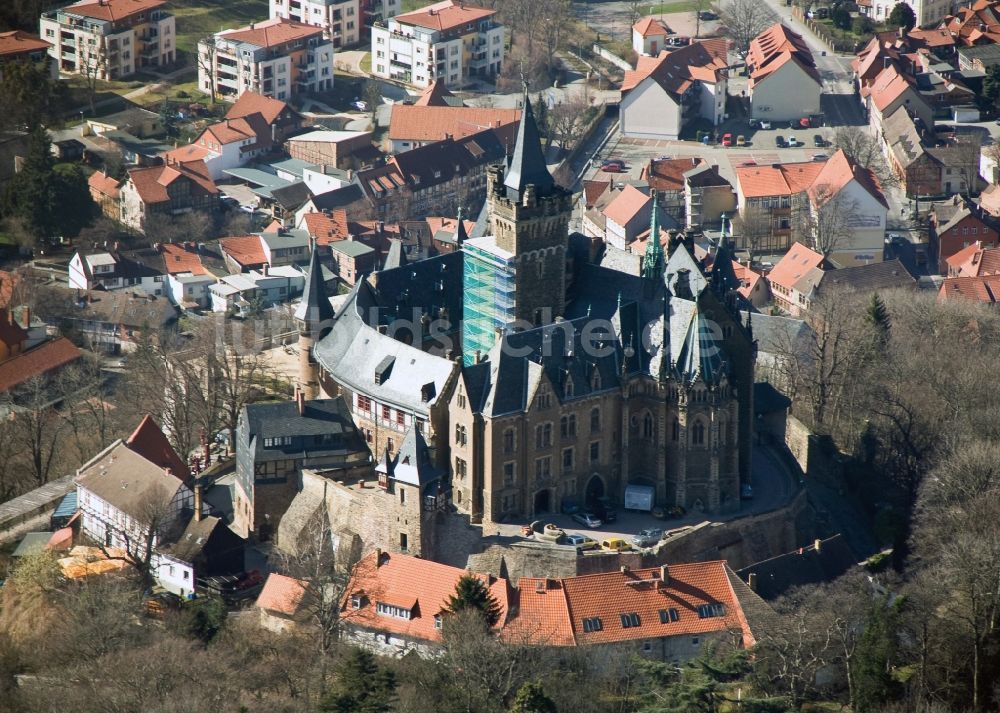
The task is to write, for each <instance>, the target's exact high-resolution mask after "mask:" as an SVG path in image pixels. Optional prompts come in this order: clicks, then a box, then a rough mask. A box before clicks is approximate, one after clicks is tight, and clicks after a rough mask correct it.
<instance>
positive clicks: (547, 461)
mask: <svg viewBox="0 0 1000 713" xmlns="http://www.w3.org/2000/svg"><path fill="white" fill-rule="evenodd" d="M551 474H552V459H551V458H549V457H548V456H546V457H545V458H536V459H535V477H536V478H537V479H539V480H544V479H545V478H548V477H549V476H550V475H551Z"/></svg>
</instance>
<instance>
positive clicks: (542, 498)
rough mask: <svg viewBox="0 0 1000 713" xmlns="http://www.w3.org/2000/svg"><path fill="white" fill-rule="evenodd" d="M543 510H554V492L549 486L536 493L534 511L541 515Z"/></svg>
mask: <svg viewBox="0 0 1000 713" xmlns="http://www.w3.org/2000/svg"><path fill="white" fill-rule="evenodd" d="M543 512H552V494H551V493H550V492H549V490H548V488H546V489H543V490H539V491H538V492H537V493H535V507H534V513H535V515H539V514H541V513H543Z"/></svg>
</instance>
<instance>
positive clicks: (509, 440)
mask: <svg viewBox="0 0 1000 713" xmlns="http://www.w3.org/2000/svg"><path fill="white" fill-rule="evenodd" d="M503 452H504V453H513V452H514V429H513V428H508V429H507V430H506V431H504V432H503Z"/></svg>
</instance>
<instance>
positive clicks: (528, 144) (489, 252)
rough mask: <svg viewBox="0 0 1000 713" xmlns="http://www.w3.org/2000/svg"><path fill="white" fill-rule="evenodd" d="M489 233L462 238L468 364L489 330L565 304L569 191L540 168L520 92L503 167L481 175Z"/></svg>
mask: <svg viewBox="0 0 1000 713" xmlns="http://www.w3.org/2000/svg"><path fill="white" fill-rule="evenodd" d="M486 202H487V211H488V213H489V217H490V229H491V232H492V235H489V236H487V237H484V238H473V239H470V240H466V241H464V245H463V248H462V249H463V250H464V251H465V253H466V260H465V280H464V289H465V314H464V315H463V329H462V351H463V353H464V357H465V361H466V363H471V362H472V360H473V358H474V357H473V355H474V354H475V352H476V351H479V352H480V353H486V352H487V351H489V349H490V347H492V346H493V342H494V341H495V340H496V338H497V333H498V332H502V331H504V330H507V329H510V328H512V327H513V328H517V327H518V326H520V327H522V328H523V327H525V326H537V325H541V324H547V323H550V322H552V321H553V320H554V319H555V318H556V317H561V316H562V315H563V312H564V311H565V307H566V257H567V256H566V252H567V247H568V242H569V240H568V236H569V217H570V214H571V213H572V211H573V195H572V193H570V192H569V191H567V190H566V189H564V188H562V187H561V186H558V185H556V182H555V179H553V178H552V174H550V173H549V170H548V167H547V166H546V165H545V154H544V152H543V151H542V142H541V139H540V137H539V134H538V126H537V124H536V123H535V114H534V111H533V110H532V108H531V102H530V100H529V99H528V92H527V88H526V89H525V92H524V112H523V114H522V115H521V123H520V125H519V127H518V131H517V143H516V144H515V146H514V151H513V153H512V154H511V156H510V158H509V160H508V161H507V163H506V165H503V164H500V165H496V166H490V167H489V168H488V169H487V172H486Z"/></svg>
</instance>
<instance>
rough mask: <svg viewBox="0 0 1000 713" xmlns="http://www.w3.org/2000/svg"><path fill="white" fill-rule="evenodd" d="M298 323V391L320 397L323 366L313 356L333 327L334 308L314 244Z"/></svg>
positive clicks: (296, 312)
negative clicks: (321, 368)
mask: <svg viewBox="0 0 1000 713" xmlns="http://www.w3.org/2000/svg"><path fill="white" fill-rule="evenodd" d="M295 324H296V326H297V327H298V329H299V378H298V384H297V386H298V389H299V391H301V392H302V394H303V396H304V397H305V398H307V399H315V398H318V397H319V395H320V383H319V364H317V363H316V359H315V357H314V356H313V346H314V345H315V344H316V343H317V342H318V341H319V340H320V339H322V338H323V337H324V336H325V335H326V333H327V332H328V331H330V327H331V325H332V324H333V306H332V305H331V304H330V298H329V297H328V296H327V294H326V286H325V285H324V283H323V266H322V265H321V264H320V261H319V252H318V251H317V249H316V246H315V245H313V248H312V255H310V257H309V274H308V275H307V276H306V284H305V289H304V290H303V292H302V302H300V303H299V306H298V307H297V308H296V309H295Z"/></svg>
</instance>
